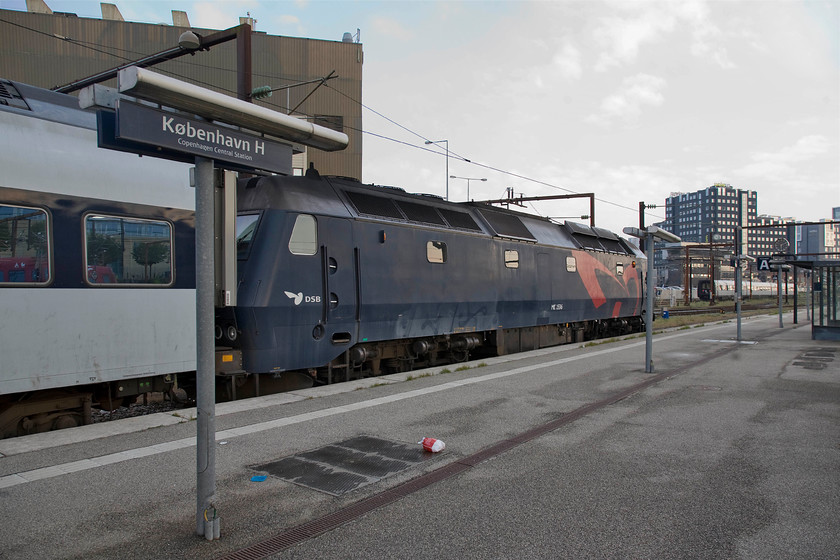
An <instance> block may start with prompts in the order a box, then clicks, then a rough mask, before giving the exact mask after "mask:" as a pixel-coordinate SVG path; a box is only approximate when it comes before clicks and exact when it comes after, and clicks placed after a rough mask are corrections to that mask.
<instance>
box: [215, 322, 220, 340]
mask: <svg viewBox="0 0 840 560" xmlns="http://www.w3.org/2000/svg"><path fill="white" fill-rule="evenodd" d="M213 334H214V335H215V336H216V340H222V327H221V326H220V325H216V328H215V329H214V330H213Z"/></svg>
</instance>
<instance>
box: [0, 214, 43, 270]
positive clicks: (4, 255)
mask: <svg viewBox="0 0 840 560" xmlns="http://www.w3.org/2000/svg"><path fill="white" fill-rule="evenodd" d="M49 240H50V231H49V220H48V219H47V213H46V212H45V211H44V210H40V209H38V208H26V207H24V206H10V205H6V204H0V284H16V285H20V284H47V283H48V282H49V281H50V249H51V247H50V243H49Z"/></svg>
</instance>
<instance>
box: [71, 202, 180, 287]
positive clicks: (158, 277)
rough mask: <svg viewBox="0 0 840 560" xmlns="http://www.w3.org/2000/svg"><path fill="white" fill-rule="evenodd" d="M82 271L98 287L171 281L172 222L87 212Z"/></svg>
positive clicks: (158, 284)
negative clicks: (83, 269) (84, 271)
mask: <svg viewBox="0 0 840 560" xmlns="http://www.w3.org/2000/svg"><path fill="white" fill-rule="evenodd" d="M85 270H86V276H87V282H88V283H89V284H94V285H97V286H102V285H106V284H122V285H126V284H133V285H138V284H139V285H143V284H149V285H155V286H166V285H169V284H172V272H173V271H172V224H170V223H169V222H163V221H157V220H144V219H140V218H123V217H119V216H103V215H98V214H88V215H87V216H85Z"/></svg>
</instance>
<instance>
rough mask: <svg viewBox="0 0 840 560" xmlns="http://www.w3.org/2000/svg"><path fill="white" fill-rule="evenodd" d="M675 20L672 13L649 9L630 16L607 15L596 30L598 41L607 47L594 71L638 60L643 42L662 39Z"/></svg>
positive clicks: (669, 30) (595, 35)
mask: <svg viewBox="0 0 840 560" xmlns="http://www.w3.org/2000/svg"><path fill="white" fill-rule="evenodd" d="M674 23H675V19H674V17H673V16H672V15H670V14H667V13H664V12H660V11H658V10H647V11H646V12H645V13H642V14H641V15H639V16H638V17H635V18H631V19H627V18H618V17H609V18H604V19H603V20H602V21H601V24H600V25H599V26H598V27H597V28H596V29H595V31H594V32H593V34H594V37H595V40H596V41H597V42H598V43H599V44H601V45H602V46H603V47H604V48H605V49H606V52H603V53H601V56H600V57H599V59H598V62H597V63H596V64H595V70H597V71H604V70H607V69H608V68H610V67H611V66H618V65H620V64H622V63H629V62H633V61H635V60H636V57H637V56H638V54H639V48H640V47H641V46H642V45H643V44H645V43H653V42H655V41H658V40H660V39H661V38H662V37H663V36H664V35H665V34H666V33H669V32H671V31H672V30H673V29H674Z"/></svg>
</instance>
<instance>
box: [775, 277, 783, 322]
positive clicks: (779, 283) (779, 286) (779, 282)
mask: <svg viewBox="0 0 840 560" xmlns="http://www.w3.org/2000/svg"><path fill="white" fill-rule="evenodd" d="M776 292H777V293H778V294H779V328H780V329H783V328H784V327H785V325H784V323H783V322H782V265H779V268H778V270H777V271H776Z"/></svg>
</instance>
